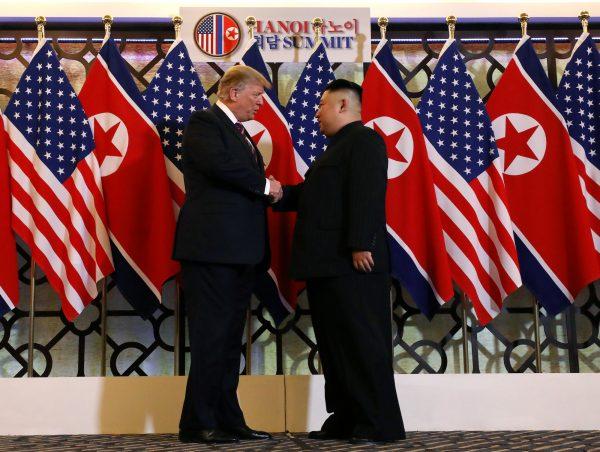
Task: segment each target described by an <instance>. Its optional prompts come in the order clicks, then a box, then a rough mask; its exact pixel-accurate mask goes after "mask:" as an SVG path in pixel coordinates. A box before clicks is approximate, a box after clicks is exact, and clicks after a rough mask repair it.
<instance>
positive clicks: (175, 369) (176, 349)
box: [173, 277, 181, 376]
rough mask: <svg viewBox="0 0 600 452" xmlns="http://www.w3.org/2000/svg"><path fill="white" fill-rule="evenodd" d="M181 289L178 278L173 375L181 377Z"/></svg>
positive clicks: (174, 308)
mask: <svg viewBox="0 0 600 452" xmlns="http://www.w3.org/2000/svg"><path fill="white" fill-rule="evenodd" d="M180 289H181V288H180V287H179V282H178V281H177V277H175V303H174V306H173V311H174V318H175V339H174V343H173V355H174V361H173V375H175V376H177V375H179V355H180V354H181V344H180V343H179V342H180V340H181V339H180V336H181V328H180V322H181V300H180V298H179V297H180Z"/></svg>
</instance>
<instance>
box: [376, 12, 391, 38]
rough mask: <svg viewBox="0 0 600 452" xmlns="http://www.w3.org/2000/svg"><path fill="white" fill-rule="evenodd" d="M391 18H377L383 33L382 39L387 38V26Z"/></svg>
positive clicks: (380, 31) (380, 30)
mask: <svg viewBox="0 0 600 452" xmlns="http://www.w3.org/2000/svg"><path fill="white" fill-rule="evenodd" d="M389 22H390V21H389V20H388V18H387V17H380V18H379V19H377V25H379V33H381V40H382V41H384V40H385V33H386V31H387V26H388V24H389Z"/></svg>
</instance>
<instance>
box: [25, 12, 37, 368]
mask: <svg viewBox="0 0 600 452" xmlns="http://www.w3.org/2000/svg"><path fill="white" fill-rule="evenodd" d="M36 20H37V19H36ZM34 327H35V260H34V259H33V257H32V258H31V266H30V268H29V344H27V376H28V377H33V343H34V340H35V329H34Z"/></svg>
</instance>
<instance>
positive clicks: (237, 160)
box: [173, 66, 281, 443]
mask: <svg viewBox="0 0 600 452" xmlns="http://www.w3.org/2000/svg"><path fill="white" fill-rule="evenodd" d="M269 86H270V85H269V82H268V81H267V80H266V79H265V78H264V77H263V76H262V75H261V74H260V73H258V72H257V71H255V70H254V69H252V68H249V67H246V66H235V67H232V68H231V69H229V70H228V71H227V72H226V73H225V74H224V75H223V77H222V78H221V81H220V83H219V89H218V93H217V94H218V98H219V100H218V101H217V103H216V104H215V105H214V106H213V107H212V108H210V109H209V110H207V111H199V112H196V113H194V114H193V115H192V117H191V118H190V121H189V124H188V126H187V128H186V130H185V135H184V142H183V145H184V157H183V158H184V160H183V174H184V179H185V187H186V200H185V204H184V205H183V207H182V209H181V212H180V214H179V220H178V223H177V232H176V237H175V249H174V252H173V257H174V258H175V259H178V260H180V261H181V277H182V285H183V291H184V295H185V306H186V311H187V316H188V325H189V337H190V348H191V367H190V372H189V376H188V382H187V387H186V393H185V401H184V404H183V410H182V413H181V421H180V423H179V428H180V431H179V438H180V440H181V441H184V442H211V443H212V442H215V443H225V442H235V441H238V440H239V439H265V438H270V435H269V434H267V433H265V432H258V431H255V430H252V429H250V428H249V427H248V426H247V425H246V422H245V420H244V415H243V413H242V410H241V409H240V405H239V403H238V399H237V394H236V390H237V386H238V381H239V369H240V348H241V341H242V335H243V330H244V323H245V312H246V309H247V308H248V306H249V303H250V297H251V293H252V288H253V285H254V280H255V276H256V275H257V274H258V273H259V272H261V271H266V270H267V269H268V267H269V248H268V246H269V245H268V243H269V242H268V232H267V224H266V213H265V207H266V205H267V204H268V202H269V201H268V200H269V197H271V199H273V198H278V197H280V196H281V186H280V184H279V182H277V181H275V180H270V181H269V180H268V179H266V178H265V172H264V163H263V160H262V157H261V155H260V152H259V151H258V149H257V148H256V146H254V144H253V143H252V140H251V139H250V137H249V135H248V133H247V132H246V131H245V129H244V127H243V125H242V124H241V123H242V122H243V121H248V120H250V119H252V118H253V117H254V115H255V114H256V112H257V111H258V109H259V107H260V106H261V105H262V103H263V97H262V95H263V92H264V88H265V87H269Z"/></svg>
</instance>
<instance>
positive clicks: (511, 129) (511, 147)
mask: <svg viewBox="0 0 600 452" xmlns="http://www.w3.org/2000/svg"><path fill="white" fill-rule="evenodd" d="M538 127H539V126H533V127H530V128H529V129H525V130H523V131H522V132H519V131H518V130H517V129H516V128H515V126H513V125H512V123H511V122H510V120H509V119H508V116H507V117H506V132H505V134H504V137H502V138H500V139H498V140H497V141H496V143H497V145H498V147H499V148H502V149H504V152H505V157H504V160H505V161H504V168H508V167H509V166H510V164H511V163H512V162H513V161H514V159H515V158H517V157H518V156H522V157H526V158H528V159H533V160H538V158H537V157H536V155H535V153H534V152H533V150H532V149H531V147H530V146H529V144H528V143H527V142H528V141H529V139H530V138H531V136H532V135H533V134H534V133H535V131H536V130H537V128H538Z"/></svg>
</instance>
